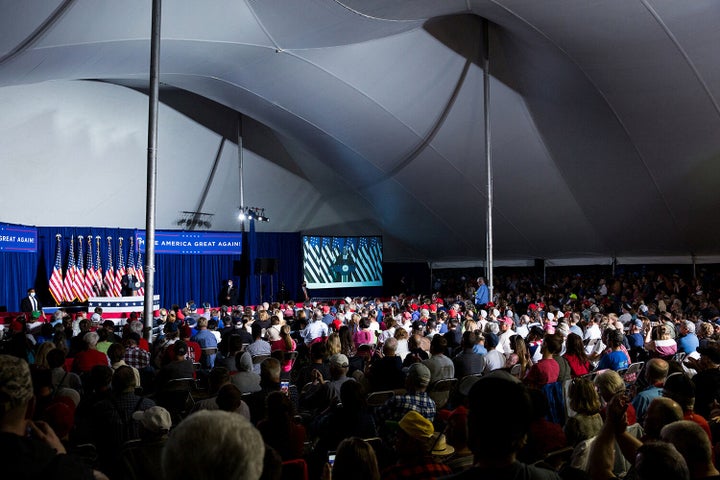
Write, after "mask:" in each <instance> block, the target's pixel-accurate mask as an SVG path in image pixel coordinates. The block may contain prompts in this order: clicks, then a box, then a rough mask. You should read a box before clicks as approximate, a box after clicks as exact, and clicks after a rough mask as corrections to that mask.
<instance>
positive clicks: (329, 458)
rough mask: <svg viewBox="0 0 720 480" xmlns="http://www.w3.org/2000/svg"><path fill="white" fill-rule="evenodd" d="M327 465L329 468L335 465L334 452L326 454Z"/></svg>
mask: <svg viewBox="0 0 720 480" xmlns="http://www.w3.org/2000/svg"><path fill="white" fill-rule="evenodd" d="M328 463H329V464H330V466H331V467H332V466H333V464H334V463H335V452H328Z"/></svg>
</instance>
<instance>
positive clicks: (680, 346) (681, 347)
mask: <svg viewBox="0 0 720 480" xmlns="http://www.w3.org/2000/svg"><path fill="white" fill-rule="evenodd" d="M699 346H700V340H699V339H698V337H697V335H695V324H694V323H693V322H691V321H690V320H683V321H681V322H680V338H678V340H677V351H678V352H683V353H685V354H687V355H690V354H691V353H693V352H696V351H697V348H698V347H699Z"/></svg>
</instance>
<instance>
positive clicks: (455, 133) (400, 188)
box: [0, 0, 720, 264]
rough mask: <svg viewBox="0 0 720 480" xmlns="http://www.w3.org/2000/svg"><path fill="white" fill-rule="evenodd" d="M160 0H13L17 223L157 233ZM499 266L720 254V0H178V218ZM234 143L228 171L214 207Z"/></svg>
mask: <svg viewBox="0 0 720 480" xmlns="http://www.w3.org/2000/svg"><path fill="white" fill-rule="evenodd" d="M150 3H151V2H150V1H149V0H144V1H139V0H127V1H123V2H111V1H107V0H105V1H97V0H84V1H80V0H74V1H73V0H66V1H59V0H55V1H53V0H42V1H40V0H30V1H23V2H18V1H14V0H0V105H2V108H0V158H2V159H3V166H4V171H3V175H2V177H0V204H2V210H0V212H1V213H0V221H4V222H12V223H23V224H33V225H94V226H120V227H125V228H143V227H144V224H145V220H144V215H145V206H144V202H145V180H144V177H145V162H146V148H147V144H146V139H147V95H146V90H147V84H148V75H149V74H148V72H149V50H150V49H149V44H150V42H149V36H150ZM481 18H486V19H488V20H489V22H490V31H489V38H490V45H489V51H490V64H491V67H490V75H491V80H490V92H491V93H490V97H491V100H490V104H489V109H490V116H491V136H492V137H491V138H492V161H493V170H494V177H495V178H494V192H495V194H494V206H495V210H494V245H495V258H496V259H497V261H498V262H501V261H506V262H510V263H509V264H512V262H520V263H527V262H528V261H530V260H533V259H536V258H542V259H547V260H548V261H549V262H553V261H554V262H563V261H565V262H568V261H569V262H573V261H578V259H580V260H581V261H585V260H586V259H587V263H598V262H601V263H602V262H605V261H606V259H612V258H616V259H618V261H620V262H621V261H622V259H633V261H635V260H638V261H640V262H641V263H642V262H645V261H652V260H653V259H654V260H655V261H663V262H664V263H671V262H667V261H666V260H668V259H673V258H675V259H685V260H687V259H690V262H692V261H693V260H695V261H696V262H697V263H701V262H700V261H698V260H702V259H706V260H707V259H709V260H713V259H714V258H716V257H715V256H717V255H720V216H718V215H717V214H716V213H717V211H718V207H720V202H719V201H718V198H720V196H718V194H717V192H716V191H717V189H718V186H719V185H720V167H719V161H720V135H719V134H718V132H719V131H720V105H719V101H718V98H720V62H718V61H717V58H718V47H717V45H720V28H718V27H717V26H718V24H720V3H719V2H717V1H714V0H693V1H692V2H678V1H672V0H637V1H622V2H621V1H613V2H610V1H603V2H578V1H575V0H544V1H542V2H534V1H528V0H491V1H481V0H476V1H473V0H420V1H418V0H394V1H387V0H284V1H283V0H246V1H237V0H233V1H230V0H216V1H212V2H196V1H191V0H172V1H165V2H164V5H163V20H162V44H161V66H160V71H161V74H160V81H161V84H162V87H161V95H160V101H161V108H160V118H159V149H158V162H159V177H158V178H159V183H158V204H157V221H158V228H161V229H171V228H177V221H178V219H179V218H180V215H181V212H182V211H197V210H198V209H201V210H202V211H203V212H207V213H210V214H213V217H212V224H213V225H212V228H213V229H214V230H231V231H232V230H238V229H239V228H240V226H239V224H238V222H237V208H238V206H239V205H240V199H239V174H238V171H239V169H238V152H237V145H236V141H237V139H236V131H237V123H238V119H239V118H242V121H241V122H242V132H243V149H244V179H245V203H246V204H247V205H252V206H259V207H264V208H265V209H266V214H267V216H268V217H270V220H271V221H270V223H267V224H261V225H259V226H258V229H259V230H265V231H302V232H305V233H313V234H338V235H348V234H349V235H360V234H380V235H383V237H384V239H385V250H384V253H385V260H388V261H416V260H419V261H427V262H433V264H436V263H435V262H467V261H469V262H477V261H482V260H484V256H485V210H486V205H487V198H486V193H485V192H486V187H485V185H486V182H487V179H486V176H485V165H484V158H483V155H484V153H483V149H484V142H485V139H484V126H483V107H484V105H483V72H482V70H481V68H480V67H481V65H482V62H481V60H480V55H481V53H480V52H482V49H483V45H482V38H483V32H482V23H481V21H480V19H481ZM216 155H219V156H220V161H219V164H218V171H217V172H216V174H215V176H214V177H213V181H212V184H211V185H210V188H209V195H208V197H207V199H206V200H205V202H201V198H202V192H203V190H204V188H205V186H206V183H207V182H208V179H209V178H210V172H211V168H212V165H213V163H214V161H215V157H216Z"/></svg>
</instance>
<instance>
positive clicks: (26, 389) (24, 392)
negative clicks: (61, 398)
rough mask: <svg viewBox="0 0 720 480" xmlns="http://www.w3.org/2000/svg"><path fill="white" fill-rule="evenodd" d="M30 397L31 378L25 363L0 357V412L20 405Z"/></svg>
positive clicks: (15, 358) (14, 358)
mask: <svg viewBox="0 0 720 480" xmlns="http://www.w3.org/2000/svg"><path fill="white" fill-rule="evenodd" d="M32 396H33V386H32V378H31V377H30V367H28V364H27V362H26V361H25V360H22V359H20V358H17V357H13V356H11V355H0V412H2V413H4V412H7V411H8V410H10V409H12V408H15V407H17V406H19V405H22V404H23V403H26V402H28V401H29V400H30V399H31V398H32Z"/></svg>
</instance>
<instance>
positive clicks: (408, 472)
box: [382, 458, 452, 480]
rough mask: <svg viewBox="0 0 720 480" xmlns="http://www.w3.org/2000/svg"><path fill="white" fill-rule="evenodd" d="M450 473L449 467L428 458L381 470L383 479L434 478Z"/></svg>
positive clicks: (416, 479)
mask: <svg viewBox="0 0 720 480" xmlns="http://www.w3.org/2000/svg"><path fill="white" fill-rule="evenodd" d="M450 474H452V470H450V467H448V466H447V465H445V464H442V463H437V462H435V461H433V460H432V459H431V458H428V459H424V460H423V461H421V462H417V463H408V464H398V465H392V466H390V467H388V468H386V469H385V470H384V471H383V472H382V478H383V480H400V479H403V478H412V479H413V480H434V479H436V478H439V477H444V476H446V475H450Z"/></svg>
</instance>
